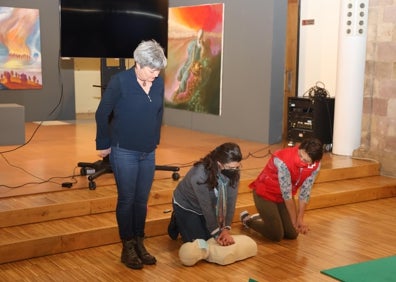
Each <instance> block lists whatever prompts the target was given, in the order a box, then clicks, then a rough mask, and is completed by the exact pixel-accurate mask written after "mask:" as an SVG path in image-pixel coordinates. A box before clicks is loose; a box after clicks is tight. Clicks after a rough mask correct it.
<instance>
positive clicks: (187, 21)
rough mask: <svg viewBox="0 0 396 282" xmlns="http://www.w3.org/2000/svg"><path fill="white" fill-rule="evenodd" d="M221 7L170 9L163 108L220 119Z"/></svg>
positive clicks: (217, 5)
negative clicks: (214, 116) (209, 115)
mask: <svg viewBox="0 0 396 282" xmlns="http://www.w3.org/2000/svg"><path fill="white" fill-rule="evenodd" d="M223 10H224V4H210V5H198V6H183V7H174V8H170V9H169V33H168V66H167V67H166V69H165V106H166V107H169V108H176V109H182V110H187V111H193V112H198V113H209V114H215V115H220V114H221V113H220V109H221V107H220V105H221V77H222V73H221V72H222V68H221V66H222V50H223Z"/></svg>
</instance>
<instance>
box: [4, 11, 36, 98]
mask: <svg viewBox="0 0 396 282" xmlns="http://www.w3.org/2000/svg"><path fill="white" fill-rule="evenodd" d="M41 88H42V71H41V44H40V20H39V10H38V9H26V8H14V7H0V90H23V89H41Z"/></svg>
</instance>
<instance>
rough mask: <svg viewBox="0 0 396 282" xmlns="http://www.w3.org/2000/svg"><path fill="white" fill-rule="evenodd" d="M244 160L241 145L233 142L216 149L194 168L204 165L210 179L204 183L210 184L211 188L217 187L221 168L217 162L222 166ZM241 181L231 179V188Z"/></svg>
mask: <svg viewBox="0 0 396 282" xmlns="http://www.w3.org/2000/svg"><path fill="white" fill-rule="evenodd" d="M241 160H242V153H241V149H240V148H239V145H238V144H236V143H232V142H227V143H223V144H221V145H220V146H218V147H216V148H215V149H214V150H213V151H211V152H210V153H209V154H207V155H206V156H205V157H203V158H202V159H200V160H199V161H197V162H196V163H194V166H198V165H200V164H202V165H203V166H204V168H205V170H206V171H207V173H208V178H207V179H206V181H205V182H204V183H207V184H209V186H210V187H211V188H215V187H217V184H218V183H217V173H218V172H219V166H218V164H217V162H220V163H222V164H226V163H230V162H240V161H241ZM238 181H239V174H238V177H236V178H235V179H231V186H235V185H236V183H238Z"/></svg>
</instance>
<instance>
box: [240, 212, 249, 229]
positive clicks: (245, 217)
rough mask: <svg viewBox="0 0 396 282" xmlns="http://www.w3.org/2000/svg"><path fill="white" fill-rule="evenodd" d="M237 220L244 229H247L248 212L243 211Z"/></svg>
mask: <svg viewBox="0 0 396 282" xmlns="http://www.w3.org/2000/svg"><path fill="white" fill-rule="evenodd" d="M239 218H240V219H241V222H242V224H243V226H244V227H245V228H249V226H247V225H246V223H247V220H248V219H249V212H248V211H243V212H241V213H240V214H239Z"/></svg>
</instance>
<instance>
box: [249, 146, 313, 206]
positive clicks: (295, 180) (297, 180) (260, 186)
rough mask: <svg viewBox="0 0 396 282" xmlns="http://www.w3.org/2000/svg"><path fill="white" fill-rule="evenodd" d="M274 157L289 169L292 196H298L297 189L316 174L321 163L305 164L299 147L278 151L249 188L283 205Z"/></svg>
mask: <svg viewBox="0 0 396 282" xmlns="http://www.w3.org/2000/svg"><path fill="white" fill-rule="evenodd" d="M274 157H277V158H278V159H280V160H282V161H283V162H284V163H285V164H286V166H287V168H288V169H289V172H290V176H291V184H292V187H291V188H292V195H293V196H294V195H296V193H297V189H298V188H299V187H300V186H301V185H302V184H303V183H304V181H305V179H307V177H309V176H310V175H311V174H312V172H314V171H315V170H316V169H317V168H318V165H319V162H314V163H313V164H312V165H307V164H305V163H303V162H302V161H301V159H300V157H299V156H298V147H297V146H296V147H290V148H285V149H282V150H278V151H276V152H275V153H274V154H273V155H272V156H271V158H270V159H269V160H268V163H267V165H266V166H265V167H264V169H263V170H262V171H261V173H260V174H259V175H258V177H257V178H256V180H255V181H253V182H252V183H250V184H249V187H250V188H251V189H253V190H255V191H256V194H257V195H258V196H261V197H263V198H264V199H267V200H269V201H272V202H276V203H282V202H283V201H284V199H283V197H282V193H281V190H280V186H279V181H278V168H277V167H276V166H275V164H274Z"/></svg>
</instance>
